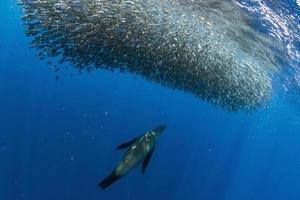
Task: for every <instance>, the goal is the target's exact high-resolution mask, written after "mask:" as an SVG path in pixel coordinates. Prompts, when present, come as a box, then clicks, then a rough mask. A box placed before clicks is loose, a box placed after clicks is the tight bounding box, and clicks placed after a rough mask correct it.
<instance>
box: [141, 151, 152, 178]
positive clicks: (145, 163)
mask: <svg viewBox="0 0 300 200" xmlns="http://www.w3.org/2000/svg"><path fill="white" fill-rule="evenodd" d="M153 151H154V148H153V149H152V150H151V151H150V152H149V153H148V154H147V156H146V158H145V160H144V162H143V166H142V174H144V173H145V170H146V168H147V166H148V164H149V161H150V159H151V156H152V154H153Z"/></svg>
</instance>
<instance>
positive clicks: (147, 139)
mask: <svg viewBox="0 0 300 200" xmlns="http://www.w3.org/2000/svg"><path fill="white" fill-rule="evenodd" d="M166 128H167V126H166V125H160V126H158V127H157V128H155V129H153V130H150V131H148V132H146V133H145V134H144V135H142V136H139V137H136V138H134V139H132V140H130V141H128V142H126V143H123V144H121V145H119V146H117V148H116V149H117V150H120V149H127V151H126V152H125V154H124V156H123V158H122V159H121V160H120V161H119V163H118V165H117V166H116V168H115V169H114V170H113V171H112V173H111V174H110V175H109V176H108V177H106V178H105V179H104V180H102V181H101V182H100V183H99V184H98V187H101V188H102V189H105V188H107V187H108V186H110V185H111V184H113V183H114V182H115V181H117V180H119V179H120V178H121V177H123V176H124V175H126V174H127V173H128V172H129V171H130V170H132V169H133V168H134V167H136V166H138V165H139V164H141V163H142V174H144V173H145V170H146V168H147V166H148V164H149V161H150V159H151V156H152V154H153V151H154V149H155V142H156V139H157V137H158V136H160V135H161V133H162V132H163V131H164V130H165V129H166Z"/></svg>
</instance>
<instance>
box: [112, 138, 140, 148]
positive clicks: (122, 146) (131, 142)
mask: <svg viewBox="0 0 300 200" xmlns="http://www.w3.org/2000/svg"><path fill="white" fill-rule="evenodd" d="M138 138H139V137H137V138H134V139H132V140H130V141H129V142H126V143H124V144H120V145H119V146H117V148H116V149H117V150H119V149H126V148H128V147H130V146H131V145H133V143H135V141H136V140H137V139H138Z"/></svg>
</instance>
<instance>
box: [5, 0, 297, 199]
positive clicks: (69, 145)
mask: <svg viewBox="0 0 300 200" xmlns="http://www.w3.org/2000/svg"><path fill="white" fill-rule="evenodd" d="M261 2H265V4H264V5H268V6H270V7H267V8H268V9H271V10H273V12H274V13H275V14H276V13H277V15H278V16H279V17H280V18H279V19H285V21H284V22H285V23H286V24H285V25H286V26H284V27H287V29H284V28H282V27H278V29H275V30H274V29H273V28H274V27H273V26H272V25H274V24H272V23H270V24H268V23H264V22H263V21H259V20H257V21H256V22H255V24H254V25H255V26H256V27H257V29H258V30H259V31H261V32H263V33H266V34H267V33H268V30H271V31H270V32H272V30H273V32H272V35H275V36H276V34H278V35H279V36H280V38H281V39H282V41H281V42H282V43H283V44H286V45H287V47H289V48H287V49H286V51H287V52H288V54H290V60H288V61H286V62H282V65H286V63H289V65H290V67H289V68H288V70H282V72H280V73H282V74H284V76H279V77H275V78H274V81H273V91H272V99H271V100H270V102H269V104H268V106H267V107H266V108H261V109H259V110H257V111H254V112H252V113H247V112H243V111H238V112H228V111H226V110H224V109H222V108H220V107H218V106H216V105H213V104H211V103H208V102H205V101H202V100H201V99H198V98H195V97H194V96H192V95H190V94H187V93H184V92H180V91H176V90H171V89H169V88H166V87H163V86H160V85H158V84H155V83H151V82H148V81H146V80H144V79H142V78H140V77H136V76H133V75H130V74H126V73H118V72H116V73H112V72H109V71H101V70H96V71H93V72H92V73H87V72H83V73H80V74H79V73H78V72H77V71H76V70H74V69H71V68H69V69H68V70H64V69H62V70H61V71H60V74H59V78H58V80H56V76H57V74H56V73H54V72H53V71H52V70H51V69H50V68H49V66H47V64H46V63H45V62H44V61H40V60H38V59H37V58H36V50H35V49H31V48H29V45H28V44H29V42H30V38H28V37H26V35H25V34H24V26H23V23H22V21H21V12H20V10H21V9H20V6H19V5H17V2H16V1H15V0H1V1H0V199H1V200H17V199H26V200H35V199H43V200H47V199H72V200H77V199H125V200H127V199H130V200H134V199H145V200H147V199H174V200H177V199H180V200H181V199H195V200H196V199H197V200H198V199H212V200H225V199H226V200H240V199H253V200H260V199H272V200H282V199H288V200H298V199H300V190H299V185H300V101H299V92H300V89H299V85H300V84H299V82H297V81H300V78H299V74H298V72H299V71H300V68H299V51H300V50H299V49H300V43H299V40H298V39H299V35H297V34H300V31H299V29H300V28H299V21H300V20H299V15H300V14H299V13H300V8H299V6H298V5H297V3H296V1H275V0H273V1H271V0H270V1H239V3H237V5H240V6H241V9H242V10H243V12H248V13H249V14H250V15H251V14H253V13H251V11H253V10H254V9H257V10H258V11H263V10H267V9H266V7H265V8H262V9H261V10H260V8H261V7H259V6H261ZM272 6H274V7H272ZM266 13H267V14H270V13H269V12H266ZM274 13H273V14H274ZM291 13H292V14H293V15H292V14H291ZM253 15H255V13H254V14H253ZM266 16H267V15H266ZM290 16H293V17H292V19H293V21H289V19H290ZM254 17H257V16H254ZM269 18H272V17H269ZM258 19H259V17H258ZM263 19H268V16H267V17H264V18H263ZM272 19H274V18H272ZM273 22H274V21H273ZM275 22H276V20H275ZM275 27H276V26H275ZM289 27H295V29H292V30H291V29H289ZM287 30H288V31H287ZM297 31H298V32H297ZM283 68H284V67H283ZM72 70H73V71H72ZM70 72H71V73H73V74H74V76H72V77H71V76H70ZM297 84H299V85H297ZM282 88H284V89H282ZM159 124H167V125H168V128H167V129H166V131H165V133H164V134H163V135H162V136H161V137H160V138H159V139H158V141H157V146H156V150H155V153H154V154H153V157H152V159H151V162H150V164H149V166H148V168H147V170H146V173H145V175H141V170H140V169H136V170H133V171H132V172H130V173H129V174H128V175H127V176H125V177H124V178H122V179H121V180H120V181H118V182H116V183H115V184H113V185H112V186H111V187H110V188H108V189H107V190H104V191H102V190H100V189H99V188H97V187H96V186H97V184H98V182H99V181H100V180H101V179H103V178H104V177H105V176H106V175H108V173H110V172H111V170H112V169H113V167H114V166H115V164H116V162H118V160H119V159H120V158H121V156H122V152H118V151H115V147H116V146H117V145H119V144H121V143H123V142H125V141H128V140H130V139H132V138H134V137H136V136H137V135H140V134H143V133H145V132H146V131H147V130H149V129H152V128H154V127H156V126H157V125H159Z"/></svg>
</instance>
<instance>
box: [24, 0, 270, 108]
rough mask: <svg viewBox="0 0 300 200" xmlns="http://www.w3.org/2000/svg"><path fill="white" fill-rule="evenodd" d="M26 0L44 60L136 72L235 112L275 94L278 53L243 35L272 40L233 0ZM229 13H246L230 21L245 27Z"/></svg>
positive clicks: (30, 26) (28, 25)
mask: <svg viewBox="0 0 300 200" xmlns="http://www.w3.org/2000/svg"><path fill="white" fill-rule="evenodd" d="M20 4H21V6H22V8H23V20H24V23H25V25H26V33H27V35H28V36H31V37H32V46H33V47H35V48H36V49H38V52H39V53H38V56H39V58H41V59H44V58H49V57H57V58H58V59H59V60H58V64H60V63H64V62H69V63H72V65H73V66H74V67H75V68H77V69H79V70H88V71H90V70H93V69H96V68H102V69H108V70H119V71H124V72H130V73H133V74H135V75H138V76H141V77H143V78H145V79H147V80H150V81H154V82H156V83H159V84H161V85H164V86H167V87H170V88H174V89H178V90H182V91H186V92H190V93H192V94H193V95H195V96H197V97H200V98H202V99H205V100H207V101H209V102H213V103H215V104H218V105H220V106H222V107H223V108H225V109H227V110H231V111H233V110H238V109H242V110H252V109H256V108H258V107H259V106H261V105H262V104H264V103H265V102H266V101H267V100H268V99H269V98H270V96H271V90H272V86H271V80H270V78H269V76H268V73H269V72H268V70H269V68H268V67H265V66H264V65H268V64H270V63H272V58H271V57H270V56H269V55H267V54H268V52H265V51H260V49H258V48H257V49H256V50H255V51H254V48H252V47H251V45H252V44H253V43H252V42H245V41H243V37H246V36H247V37H248V38H252V39H253V41H256V43H257V44H258V43H259V44H262V45H263V44H264V42H265V41H264V40H263V39H261V40H260V39H259V37H257V38H254V36H253V35H255V33H253V32H251V31H250V30H247V29H246V28H244V27H245V24H246V23H247V21H245V22H243V24H242V22H240V21H241V19H240V18H241V16H239V15H237V12H236V11H234V12H231V11H232V9H236V8H233V7H232V2H231V3H230V2H228V1H217V0H206V1H204V0H199V1H193V0H20ZM228 5H231V7H230V6H228ZM220 10H222V12H219V11H220ZM217 11H218V12H219V13H217ZM216 13H217V14H216ZM220 13H221V14H220ZM222 13H223V14H224V13H228V14H227V15H224V16H222ZM235 15H237V16H235ZM216 16H217V17H216ZM227 18H228V19H227ZM229 18H232V19H234V18H237V19H240V21H238V22H235V21H231V22H230V23H233V24H234V23H241V25H239V28H240V29H241V30H239V31H240V34H239V33H237V32H235V30H232V29H226V26H225V25H226V23H227V24H228V23H229V22H228V21H230V19H229ZM259 40H260V41H259ZM257 41H259V42H257ZM262 55H266V56H264V57H270V61H264V60H263V59H261V58H262V57H263V56H262ZM52 60H53V61H54V60H57V59H52Z"/></svg>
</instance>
